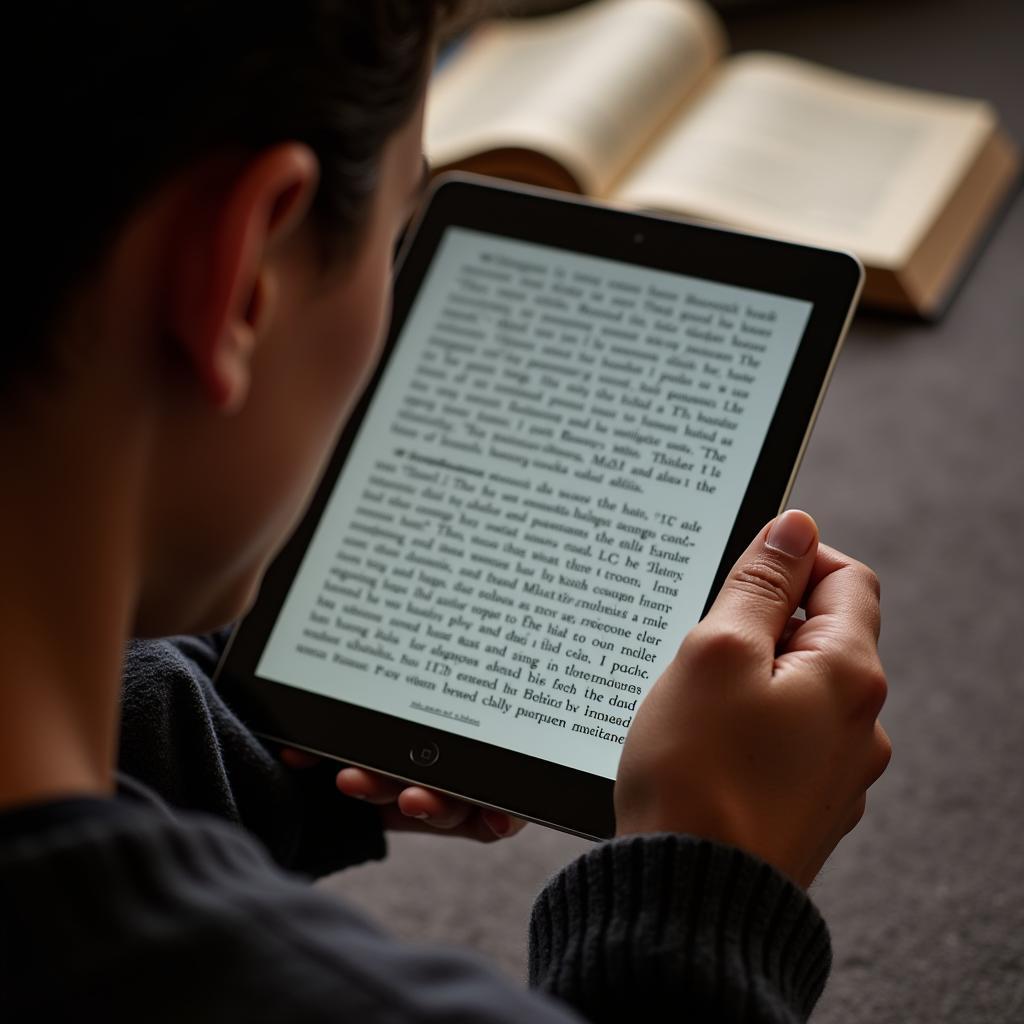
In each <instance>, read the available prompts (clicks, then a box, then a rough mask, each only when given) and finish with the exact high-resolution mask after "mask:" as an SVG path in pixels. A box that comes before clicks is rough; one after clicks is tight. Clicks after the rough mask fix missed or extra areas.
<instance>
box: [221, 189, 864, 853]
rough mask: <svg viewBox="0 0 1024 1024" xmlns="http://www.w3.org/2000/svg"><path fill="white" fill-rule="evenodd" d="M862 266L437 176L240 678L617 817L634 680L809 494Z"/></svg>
mask: <svg viewBox="0 0 1024 1024" xmlns="http://www.w3.org/2000/svg"><path fill="white" fill-rule="evenodd" d="M862 280H863V271H862V268H861V266H860V264H859V263H858V262H857V260H856V259H855V257H853V256H851V255H848V254H846V253H839V252H831V251H827V250H822V249H815V248H810V247H807V246H803V245H794V244H790V243H787V242H781V241H777V240H775V239H770V238H764V237H759V236H755V235H750V234H742V233H737V232H734V231H726V230H721V229H718V228H713V227H708V226H703V225H699V224H695V223H691V222H687V221H683V220H680V219H676V218H671V217H668V216H649V215H647V214H642V213H637V212H627V211H625V210H622V209H617V208H612V207H608V206H604V205H601V204H599V203H597V202H593V201H589V200H586V199H581V198H575V197H568V196H566V195H564V194H562V193H555V192H550V191H547V190H544V189H536V188H530V187H525V186H512V185H508V186H505V185H499V184H496V183H494V182H493V181H492V180H490V179H485V178H478V177H474V176H472V175H465V174H459V175H446V176H443V177H441V178H439V179H437V181H436V182H435V184H434V186H433V188H432V190H431V193H430V195H429V197H428V201H427V202H426V203H425V205H424V207H423V208H422V209H421V212H420V214H419V215H418V217H417V221H416V223H415V225H414V226H413V228H411V229H410V232H409V234H408V236H407V238H406V240H405V243H404V245H403V250H402V253H401V256H400V262H399V270H398V272H397V276H396V283H395V290H394V306H393V322H392V325H391V329H390V334H389V337H388V340H387V344H386V348H385V350H384V355H383V357H382V360H381V362H380V364H379V366H378V367H377V370H376V372H375V374H374V375H373V377H372V379H371V381H370V384H369V386H368V387H367V390H366V392H365V393H364V395H363V397H362V400H361V402H360V403H359V405H358V408H357V409H356V411H355V413H354V414H353V416H352V417H351V419H350V421H349V422H348V423H347V425H346V427H345V429H344V432H343V433H342V435H341V436H340V438H339V441H338V444H337V448H336V450H335V452H334V454H333V456H332V458H331V460H330V464H329V466H328V468H327V470H326V473H325V475H324V478H323V480H322V482H321V484H320V486H319V489H318V491H317V494H316V496H315V498H314V500H313V502H312V503H311V506H310V508H309V510H308V513H307V515H306V516H305V519H304V521H303V522H302V524H301V525H300V527H299V528H298V530H297V531H296V533H295V534H294V535H293V537H292V538H291V540H290V542H289V543H288V544H287V545H286V547H285V548H284V549H283V550H282V552H281V553H280V555H279V557H278V558H277V559H276V561H275V562H274V563H273V565H272V566H271V568H270V570H269V571H268V573H267V575H266V577H265V579H264V582H263V585H262V587H261V590H260V594H259V597H258V600H257V602H256V604H255V606H254V607H253V609H252V610H251V612H250V613H249V614H248V616H247V617H246V618H245V619H244V621H243V622H242V623H241V624H240V625H239V626H237V628H236V629H235V631H234V634H233V637H232V640H231V643H230V645H229V647H228V649H227V652H226V654H225V657H224V659H223V660H222V662H221V666H220V668H219V673H218V680H217V682H218V686H219V687H220V688H221V690H222V692H224V694H225V696H226V698H227V699H228V700H229V702H230V703H231V704H232V706H233V707H235V708H236V710H237V711H238V713H239V714H240V715H241V716H242V717H243V719H244V720H246V721H247V723H248V724H249V725H250V726H251V728H252V729H254V730H255V731H256V732H257V733H259V734H261V735H263V736H266V737H268V738H271V739H273V740H277V741H280V742H282V743H287V744H290V745H292V746H295V747H300V748H303V749H306V750H310V751H314V752H317V753H320V754H324V755H327V756H328V757H332V758H337V759H339V760H343V761H345V762H349V763H352V764H357V765H362V766H364V767H367V768H371V769H374V770H376V771H379V772H383V773H386V774H388V775H390V776H393V777H395V778H398V779H405V780H409V781H410V782H415V783H420V784H423V785H426V786H430V787H433V788H436V789H438V790H442V791H444V792H446V793H450V794H454V795H457V796H459V797H462V798H465V799H467V800H470V801H473V802H476V803H479V804H482V805H485V806H490V807H494V808H500V809H502V810H505V811H508V812H510V813H512V814H515V815H518V816H520V817H523V818H528V819H531V820H535V821H540V822H543V823H545V824H548V825H552V826H555V827H557V828H561V829H564V830H566V831H569V832H573V833H576V834H579V835H584V836H591V837H595V838H596V837H604V836H609V835H611V834H613V832H614V814H613V808H612V785H613V780H614V777H615V772H616V768H617V765H618V761H619V756H620V754H621V751H622V743H623V740H624V739H625V736H626V731H627V729H628V728H629V725H630V722H631V721H632V718H633V715H634V713H635V712H636V709H637V706H638V705H639V704H640V702H641V701H642V700H643V698H644V695H645V694H646V693H647V691H648V690H649V688H650V687H651V686H652V685H653V683H654V682H655V680H656V679H657V678H658V676H659V674H660V673H661V671H662V670H663V669H664V667H665V666H666V665H667V664H668V663H669V661H670V660H671V659H672V657H673V655H674V654H675V652H676V650H677V648H678V646H679V644H680V642H681V641H682V639H683V637H684V636H685V635H686V633H687V631H688V630H689V629H690V628H691V627H692V626H693V625H694V624H695V623H696V622H697V621H698V620H699V619H700V617H701V615H702V614H703V613H704V611H705V610H706V609H707V607H708V605H709V604H710V602H711V601H712V599H713V597H714V595H715V593H716V592H717V590H718V588H719V587H720V585H721V582H722V580H723V578H724V576H725V574H726V573H727V571H728V569H729V567H730V566H731V565H732V563H733V562H734V561H735V559H736V557H738V555H739V553H740V552H742V551H743V549H744V548H745V547H746V545H747V544H748V543H749V541H750V539H751V538H752V537H753V536H754V535H755V534H756V533H757V531H758V530H759V529H760V528H761V527H762V526H763V525H764V523H765V522H767V521H768V520H769V519H771V518H772V516H774V515H775V514H777V512H778V511H779V510H780V508H781V507H782V506H783V504H784V502H785V500H786V497H787V495H788V493H789V490H790V487H791V484H792V481H793V477H794V474H795V472H796V468H797V465H798V463H799V461H800V457H801V454H802V452H803V449H804V446H805V444H806V441H807V437H808V434H809V432H810V429H811V426H812V424H813V422H814V417H815V414H816V412H817V409H818V407H819V404H820V402H821V399H822V395H823V392H824V389H825V386H826V384H827V381H828V378H829V374H830V372H831V369H832V367H833V365H834V362H835V359H836V355H837V352H838V349H839V346H840V343H841V341H842V338H843V335H844V333H845V331H846V328H847V326H848V323H849V320H850V317H851V314H852V310H853V308H854V305H855V302H856V299H857V296H858V293H859V290H860V287H861V283H862ZM297 400H301V397H300V396H297Z"/></svg>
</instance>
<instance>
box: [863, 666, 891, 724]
mask: <svg viewBox="0 0 1024 1024" xmlns="http://www.w3.org/2000/svg"><path fill="white" fill-rule="evenodd" d="M858 691H859V697H860V700H859V703H860V706H861V708H862V709H863V711H864V713H865V714H866V715H867V716H868V717H870V718H877V717H878V713H879V712H880V711H881V710H882V707H883V705H884V704H885V699H886V697H888V695H889V681H888V680H887V679H886V677H885V672H884V671H883V670H882V666H881V665H875V666H872V667H871V668H869V669H866V670H864V671H862V672H861V674H860V678H859V679H858Z"/></svg>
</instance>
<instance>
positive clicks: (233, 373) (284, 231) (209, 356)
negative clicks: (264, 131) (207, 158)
mask: <svg viewBox="0 0 1024 1024" xmlns="http://www.w3.org/2000/svg"><path fill="white" fill-rule="evenodd" d="M319 170H320V167H319V163H318V161H317V158H316V155H315V154H314V153H313V151H312V150H311V149H309V147H307V146H304V145H302V144H300V143H292V142H289V143H282V144H280V145H277V146H274V147H273V148H271V149H267V150H264V151H263V152H261V153H259V154H258V155H256V156H255V157H252V158H250V159H247V160H246V161H245V162H244V163H243V164H242V165H241V167H240V168H239V167H238V166H237V165H235V166H233V167H232V169H231V172H230V173H226V174H225V173H222V172H221V173H215V174H213V175H212V176H211V177H212V181H210V182H207V183H206V185H207V190H206V191H205V193H204V199H203V200H202V201H200V202H198V203H197V204H195V205H194V206H193V207H192V208H191V213H192V215H191V216H186V217H185V218H183V219H182V221H181V222H180V223H179V224H178V225H176V226H175V228H174V229H173V230H175V231H176V232H178V233H179V241H180V242H181V244H180V245H178V246H175V247H174V253H175V255H174V257H173V258H174V260H175V263H176V266H175V267H173V268H172V273H171V275H170V277H171V280H172V287H171V293H170V309H169V311H168V313H169V317H170V320H171V323H172V326H173V334H174V337H175V339H176V341H177V343H178V344H179V345H180V346H181V347H182V348H183V349H184V354H185V356H186V359H187V361H188V363H189V365H190V366H191V367H192V370H193V372H194V374H195V377H196V379H197V380H198V382H199V384H200V387H201V390H202V393H203V395H204V397H205V399H206V401H208V402H209V403H210V404H211V405H213V407H214V408H215V409H217V410H218V411H219V412H222V413H225V414H230V413H233V412H236V411H237V410H238V409H240V408H241V407H242V405H243V404H244V403H245V398H246V395H247V394H248V390H249V380H250V362H251V357H252V353H253V351H254V349H255V347H256V344H257V342H258V338H259V334H260V329H261V326H262V325H263V323H264V322H265V321H266V319H267V315H268V313H269V311H270V307H271V306H272V303H273V296H274V289H275V284H276V281H275V278H274V270H273V264H272V260H271V257H272V256H273V255H275V250H277V248H278V247H279V246H280V244H281V243H282V242H283V241H284V240H285V239H286V238H288V236H289V235H291V234H292V233H293V232H294V231H295V229H296V228H297V227H298V226H299V225H300V224H301V223H302V222H303V220H304V219H305V217H306V214H307V212H308V211H309V207H310V205H311V203H312V201H313V197H314V196H315V194H316V187H317V183H318V181H319Z"/></svg>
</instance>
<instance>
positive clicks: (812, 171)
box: [615, 54, 993, 267]
mask: <svg viewBox="0 0 1024 1024" xmlns="http://www.w3.org/2000/svg"><path fill="white" fill-rule="evenodd" d="M992 126H993V114H992V111H991V109H990V108H989V107H988V106H987V105H986V104H984V103H980V102H977V101H974V100H965V99H959V98H957V97H951V96H939V95H934V94H931V93H925V92H921V91H919V90H914V89H904V88H900V87H898V86H892V85H885V84H882V83H880V82H872V81H868V80H866V79H861V78H856V77H854V76H851V75H845V74H842V73H840V72H838V71H831V70H829V69H827V68H820V67H817V66H816V65H814V64H809V63H807V62H805V61H800V60H795V59H793V58H791V57H782V56H779V55H773V54H744V55H743V56H741V57H734V58H733V59H732V60H729V61H727V62H726V64H725V65H724V67H723V68H722V70H721V71H720V72H719V73H718V75H717V76H716V78H715V81H714V83H713V84H712V85H711V87H710V88H709V89H708V91H707V92H706V93H704V95H703V96H702V97H701V99H700V101H699V102H698V103H696V104H695V105H694V106H693V108H692V109H690V110H689V111H687V113H686V114H684V116H683V117H681V118H680V119H679V120H678V121H677V122H676V123H675V125H673V126H672V127H671V128H670V129H669V130H668V131H666V132H665V133H664V134H663V135H662V136H661V137H660V138H659V139H658V141H657V142H656V143H655V145H654V146H653V147H652V148H651V150H650V152H649V154H648V155H647V156H646V157H645V158H644V159H643V160H642V161H641V162H640V163H639V164H638V165H637V166H635V167H634V168H632V169H631V171H630V172H629V173H628V174H627V175H626V177H625V178H624V180H623V181H622V182H621V183H620V185H618V186H617V188H616V190H615V199H616V201H619V202H623V203H628V204H630V205H634V206H641V207H653V208H658V209H664V210H676V211H684V212H688V213H691V214H697V215H699V216H701V217H704V218H708V219H712V220H716V221H720V222H722V223H726V224H733V225H738V226H741V227H745V228H748V229H750V230H754V231H758V232H765V233H766V234H774V235H778V236H780V237H782V238H791V239H795V240H798V241H803V242H810V243H811V244H814V245H823V246H826V247H830V248H841V249H852V250H853V251H854V252H856V253H857V255H858V256H859V257H860V258H861V259H862V260H863V261H864V262H865V263H868V264H869V265H871V266H877V267H899V266H901V265H902V263H903V262H904V261H905V260H906V259H907V257H908V255H909V254H910V252H912V251H913V248H914V247H915V246H916V245H917V244H918V242H919V241H920V240H921V237H922V236H923V235H924V233H925V232H926V231H927V230H928V228H929V227H930V225H931V224H932V223H933V222H934V221H935V218H936V217H937V216H938V214H939V211H940V210H941V209H942V208H943V207H944V206H945V204H946V202H947V201H948V199H949V196H950V194H951V192H952V191H953V189H954V188H955V187H956V185H957V183H958V182H959V181H960V180H961V179H962V177H963V174H964V172H965V170H966V168H967V167H968V166H969V165H970V162H971V160H973V159H974V157H975V156H976V155H977V153H978V150H979V148H980V147H981V145H982V144H983V142H984V140H985V139H986V138H987V137H988V136H989V134H991V131H992Z"/></svg>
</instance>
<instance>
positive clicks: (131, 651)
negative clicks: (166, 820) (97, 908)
mask: <svg viewBox="0 0 1024 1024" xmlns="http://www.w3.org/2000/svg"><path fill="white" fill-rule="evenodd" d="M225 641H226V633H219V634H212V635H209V636H202V637H184V636H182V637H170V638H166V639H162V640H136V641H132V642H131V643H130V644H129V646H128V649H127V651H126V655H125V662H124V673H123V689H122V716H121V742H120V756H119V768H120V770H121V771H122V772H123V773H125V774H127V775H129V776H131V777H132V778H134V779H137V780H138V781H140V782H142V783H144V784H145V785H146V786H148V787H150V788H151V789H153V790H155V791H156V792H157V793H158V794H159V795H160V796H161V797H163V799H164V800H166V801H167V802H168V803H169V804H171V805H172V806H175V807H178V808H181V809H185V810H196V811H204V812H207V813H211V814H215V815H217V816H218V817H220V818H223V819H226V820H227V821H231V822H234V823H235V824H239V825H241V826H242V827H243V828H245V829H246V830H247V831H249V832H250V833H252V834H253V835H255V836H256V837H257V838H259V839H260V840H261V841H262V842H263V843H264V845H265V846H266V847H267V848H268V850H269V851H270V852H271V854H272V855H273V856H274V858H275V859H276V860H277V861H278V863H279V864H281V865H282V866H284V867H287V868H290V869H292V870H294V871H299V872H303V873H305V874H308V875H313V876H319V875H323V874H327V873H328V872H330V871H335V870H338V869H340V868H343V867H347V866H349V865H352V864H357V863H360V862H363V861H366V860H374V859H380V858H382V857H383V856H384V854H385V852H386V845H385V840H384V831H383V827H382V825H381V820H380V813H379V811H378V810H377V808H376V807H373V806H372V805H368V804H365V803H363V802H361V801H359V800H353V799H351V798H350V797H346V796H345V795H344V794H342V793H340V792H339V791H338V789H337V787H336V786H335V785H334V776H335V774H336V772H337V765H334V764H332V763H329V762H325V763H323V764H320V765H317V766H315V767H312V768H306V769H301V770H297V771H296V770H292V769H289V768H286V767H285V766H284V765H283V764H282V763H281V762H280V760H279V758H278V757H277V756H276V752H275V750H274V749H273V748H272V747H271V746H270V745H265V744H264V743H263V742H262V741H261V740H260V739H258V738H257V737H256V736H255V735H254V734H253V733H252V732H251V731H250V730H249V729H248V728H247V727H246V725H245V724H244V723H243V722H242V721H241V720H240V719H239V718H238V717H237V716H236V715H235V713H234V712H233V711H232V710H231V708H229V707H228V706H227V704H226V703H225V702H224V700H223V699H222V697H221V696H220V694H219V693H218V692H217V690H216V688H215V687H214V685H213V683H212V676H213V673H214V670H215V669H216V666H217V661H218V659H219V656H220V653H221V651H222V649H223V645H224V643H225Z"/></svg>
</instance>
